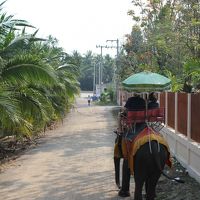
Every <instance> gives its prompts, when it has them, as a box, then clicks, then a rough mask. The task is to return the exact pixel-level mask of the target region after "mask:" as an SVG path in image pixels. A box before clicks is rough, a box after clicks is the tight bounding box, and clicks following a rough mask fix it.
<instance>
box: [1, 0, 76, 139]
mask: <svg viewBox="0 0 200 200" xmlns="http://www.w3.org/2000/svg"><path fill="white" fill-rule="evenodd" d="M4 3H5V2H3V3H1V4H0V111H1V115H0V136H1V137H4V136H8V135H14V136H16V137H17V138H22V137H24V136H25V137H31V136H32V135H33V134H35V133H38V131H41V130H43V129H44V127H45V126H46V125H47V124H50V123H51V122H52V121H54V120H58V119H61V118H63V117H64V115H65V113H66V112H67V110H68V109H69V106H70V105H71V104H72V102H73V101H74V99H75V95H77V94H78V93H79V82H78V76H79V74H80V73H79V68H78V66H77V63H79V59H78V54H76V53H74V54H73V55H68V54H67V53H65V52H64V51H63V49H62V48H61V47H58V40H57V39H56V38H53V37H52V36H49V38H47V39H43V38H38V37H37V36H36V35H37V32H38V31H35V32H34V33H33V34H27V33H26V31H25V27H33V26H31V25H30V24H29V23H28V22H26V21H25V20H18V19H13V16H12V15H10V16H9V15H7V14H6V13H2V8H1V6H2V5H3V4H4ZM18 27H22V29H21V33H19V30H18ZM16 31H18V32H16Z"/></svg>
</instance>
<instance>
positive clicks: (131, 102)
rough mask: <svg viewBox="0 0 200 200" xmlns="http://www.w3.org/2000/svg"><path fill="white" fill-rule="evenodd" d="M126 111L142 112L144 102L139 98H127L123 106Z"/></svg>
mask: <svg viewBox="0 0 200 200" xmlns="http://www.w3.org/2000/svg"><path fill="white" fill-rule="evenodd" d="M124 107H125V108H126V109H127V110H144V109H145V100H144V99H143V98H141V97H139V96H136V97H130V98H128V100H127V102H126V104H125V106H124Z"/></svg>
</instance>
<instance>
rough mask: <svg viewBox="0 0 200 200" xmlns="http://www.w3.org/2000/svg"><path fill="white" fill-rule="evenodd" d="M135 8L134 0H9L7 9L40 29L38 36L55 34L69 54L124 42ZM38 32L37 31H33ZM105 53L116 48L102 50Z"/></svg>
mask: <svg viewBox="0 0 200 200" xmlns="http://www.w3.org/2000/svg"><path fill="white" fill-rule="evenodd" d="M130 9H133V6H132V4H131V0H7V2H6V3H5V4H4V6H3V11H5V12H7V14H8V15H14V18H16V19H24V20H26V21H28V22H29V23H30V24H31V25H33V26H35V27H36V28H37V29H39V34H38V36H40V37H44V38H45V37H47V36H48V35H52V36H53V37H56V38H57V39H58V41H59V46H60V47H62V48H64V50H65V51H66V52H67V53H72V52H73V51H74V50H77V51H78V52H79V53H81V54H82V55H84V54H85V53H86V52H87V51H88V50H91V51H92V52H93V53H96V54H100V53H101V50H100V48H96V45H100V46H105V45H108V46H116V41H114V42H113V43H111V42H106V40H117V39H119V43H120V44H122V43H123V42H124V40H125V37H124V36H125V35H126V34H130V33H131V28H132V26H133V21H132V19H131V16H128V15H127V12H128V10H130ZM33 32H34V31H33ZM102 53H103V55H105V54H107V53H108V54H111V56H112V55H115V54H116V49H115V48H113V49H106V48H103V49H102Z"/></svg>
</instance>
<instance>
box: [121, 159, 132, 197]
mask: <svg viewBox="0 0 200 200" xmlns="http://www.w3.org/2000/svg"><path fill="white" fill-rule="evenodd" d="M129 187H130V169H129V166H128V160H127V159H124V161H123V168H122V187H121V189H120V191H119V194H118V195H119V196H121V197H128V196H130V192H129Z"/></svg>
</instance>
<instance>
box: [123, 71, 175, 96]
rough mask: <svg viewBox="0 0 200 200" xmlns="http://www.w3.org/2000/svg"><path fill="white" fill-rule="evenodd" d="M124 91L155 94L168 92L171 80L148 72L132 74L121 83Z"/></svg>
mask: <svg viewBox="0 0 200 200" xmlns="http://www.w3.org/2000/svg"><path fill="white" fill-rule="evenodd" d="M122 86H123V88H124V89H126V90H128V91H134V92H157V91H165V90H170V88H171V80H170V79H168V78H166V77H165V76H162V75H160V74H157V73H152V72H148V71H144V72H140V73H136V74H133V75H132V76H130V77H128V78H127V79H125V80H124V81H123V82H122Z"/></svg>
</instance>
